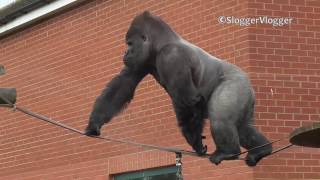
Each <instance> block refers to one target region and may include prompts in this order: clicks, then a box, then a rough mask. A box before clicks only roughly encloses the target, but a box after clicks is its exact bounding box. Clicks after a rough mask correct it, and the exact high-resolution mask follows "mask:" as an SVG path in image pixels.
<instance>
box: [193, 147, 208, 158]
mask: <svg viewBox="0 0 320 180" xmlns="http://www.w3.org/2000/svg"><path fill="white" fill-rule="evenodd" d="M207 150H208V147H207V145H204V146H203V145H201V146H198V147H197V148H195V151H196V153H197V154H198V155H199V156H203V155H205V154H206V153H207Z"/></svg>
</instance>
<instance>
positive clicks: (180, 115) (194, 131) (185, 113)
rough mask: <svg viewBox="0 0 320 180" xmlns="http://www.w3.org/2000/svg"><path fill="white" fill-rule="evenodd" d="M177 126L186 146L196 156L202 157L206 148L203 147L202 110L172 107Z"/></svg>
mask: <svg viewBox="0 0 320 180" xmlns="http://www.w3.org/2000/svg"><path fill="white" fill-rule="evenodd" d="M174 109H175V112H176V116H177V119H178V124H179V126H180V127H181V131H182V134H183V136H184V137H185V139H186V140H187V142H188V144H189V145H190V146H191V147H192V148H193V149H194V150H195V151H196V152H197V154H198V155H204V154H205V153H206V152H207V146H203V143H202V139H203V138H204V137H203V136H202V131H203V125H204V118H203V113H202V111H203V110H202V109H195V108H181V107H180V108H178V106H177V105H174Z"/></svg>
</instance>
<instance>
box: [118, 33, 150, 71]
mask: <svg viewBox="0 0 320 180" xmlns="http://www.w3.org/2000/svg"><path fill="white" fill-rule="evenodd" d="M126 44H127V50H126V52H125V55H124V57H123V60H124V64H125V65H126V66H128V67H130V68H133V69H139V68H141V67H143V66H144V65H146V64H147V63H148V62H147V61H148V59H149V57H150V49H151V48H150V42H149V39H148V38H147V36H146V35H145V34H144V33H142V32H141V31H139V30H137V29H134V28H130V29H129V31H128V33H127V35H126Z"/></svg>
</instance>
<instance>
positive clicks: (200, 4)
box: [0, 0, 320, 180]
mask: <svg viewBox="0 0 320 180" xmlns="http://www.w3.org/2000/svg"><path fill="white" fill-rule="evenodd" d="M273 1H275V2H281V3H283V4H275V5H273V4H271V3H272V2H273ZM273 1H272V0H263V1H262V0H256V2H255V1H254V0H248V2H247V1H241V0H228V1H224V2H222V1H219V0H207V1H204V0H203V1H199V0H197V1H192V0H189V1H173V0H171V1H169V0H168V1H155V0H153V1H124V0H119V1H91V2H90V3H87V4H85V5H82V6H80V7H78V8H74V9H73V10H71V11H67V12H65V13H63V14H60V15H57V16H55V17H53V18H51V19H48V20H46V21H43V22H41V23H38V24H36V25H34V26H32V27H29V28H27V29H25V30H23V31H20V32H18V33H15V34H13V35H10V36H8V37H6V38H4V39H0V62H1V63H2V64H4V65H5V66H6V69H7V75H6V76H1V77H0V83H1V86H12V87H16V88H17V90H18V104H20V105H21V106H25V107H28V108H30V109H32V110H34V111H36V112H40V113H43V114H46V115H48V116H50V117H52V118H55V119H58V120H60V121H61V122H63V123H65V124H68V125H70V126H73V127H76V128H79V129H84V127H85V125H86V123H87V118H88V115H89V113H90V111H91V107H92V104H93V102H94V99H95V97H96V96H97V95H98V94H99V93H100V91H101V89H102V88H103V87H104V85H105V84H106V82H108V81H109V80H110V79H111V78H112V77H113V76H115V74H117V73H118V72H119V71H120V69H121V67H122V66H123V65H122V60H121V59H122V53H123V52H124V48H125V45H124V43H123V42H124V34H125V32H126V30H127V28H128V26H129V23H130V22H131V20H132V18H133V17H134V16H135V15H136V14H137V13H140V12H142V11H143V10H145V9H148V10H150V11H151V12H152V13H154V14H156V15H159V16H161V17H162V18H163V19H164V20H165V21H166V22H168V24H169V25H170V26H171V27H173V28H174V29H175V30H176V32H178V33H179V34H181V35H182V36H183V37H184V38H185V39H187V40H189V41H190V42H192V43H194V44H196V45H198V46H200V47H202V48H203V49H205V50H206V51H208V52H209V53H211V54H213V55H215V56H217V57H219V58H222V59H225V60H228V61H230V62H232V63H235V64H237V65H239V66H241V67H242V68H243V69H245V70H246V71H247V72H248V73H249V75H250V77H251V79H252V81H253V84H254V86H255V89H256V91H257V113H256V117H257V121H256V124H257V125H258V128H259V129H261V130H262V131H263V132H264V133H265V134H266V135H267V136H268V137H269V138H271V139H278V138H281V137H284V136H286V135H288V133H289V132H290V131H291V130H292V129H294V128H295V127H298V126H300V125H304V124H307V123H310V122H312V121H318V119H317V118H318V115H317V114H318V113H319V108H318V107H319V106H318V104H319V103H317V102H319V90H318V89H319V87H318V86H319V81H318V80H319V74H317V73H319V69H317V67H318V64H319V62H318V61H319V49H320V46H319V41H317V40H319V39H320V34H319V18H318V20H315V19H316V18H317V17H320V16H316V15H317V14H316V13H318V14H319V13H320V12H319V4H318V5H317V6H316V4H310V3H312V1H311V0H309V1H306V2H305V1H294V2H290V3H291V4H292V6H288V5H289V4H290V3H289V2H288V1H283V0H281V1H280V0H279V1H278V0H273ZM301 2H303V5H296V4H295V3H301ZM277 8H278V9H277ZM279 8H280V9H279ZM289 11H290V12H291V11H292V13H291V14H290V12H289ZM304 11H307V12H304ZM280 12H281V13H283V12H284V13H285V14H279V13H280ZM294 12H296V13H294ZM298 12H300V13H298ZM270 13H271V14H270ZM277 13H278V14H277ZM301 13H302V14H303V13H304V14H303V15H301ZM264 14H267V15H275V16H278V15H280V16H291V17H294V18H295V21H294V24H293V25H291V26H290V27H282V28H279V27H277V28H272V27H270V25H257V26H250V27H239V26H235V25H221V24H219V23H218V21H217V17H219V16H221V15H226V16H232V15H233V16H237V17H248V16H255V15H264ZM301 16H303V17H301ZM305 19H306V20H305ZM310 19H311V20H310ZM313 19H314V20H313ZM299 24H300V25H299ZM279 33H280V34H279ZM316 38H318V39H316ZM270 52H272V53H271V54H266V53H270ZM286 53H287V54H286ZM305 62H307V63H305ZM288 67H290V68H288ZM271 88H272V89H273V92H274V94H273V96H272V95H271V94H270V89H271ZM0 113H1V117H0V121H1V125H0V135H1V138H0V139H1V143H0V179H23V180H25V179H93V178H96V179H108V178H109V175H110V174H117V173H122V172H128V171H136V170H141V169H147V168H153V167H158V166H167V165H173V164H174V163H175V159H174V157H175V155H174V154H170V153H164V152H158V151H150V150H144V149H141V148H137V147H133V146H129V145H125V144H117V143H106V142H101V141H99V140H94V139H89V138H86V137H79V136H78V135H76V134H73V133H71V132H68V131H66V130H63V129H60V128H57V127H54V126H52V125H48V124H46V123H44V122H41V121H38V120H36V119H32V118H30V117H28V116H26V115H23V114H21V113H19V112H16V113H13V112H11V111H8V110H7V109H0ZM103 135H108V136H112V137H115V138H119V139H121V138H127V139H130V140H135V141H137V142H142V143H150V144H156V145H160V146H170V147H171V146H176V147H181V148H184V149H190V147H189V146H188V145H187V144H186V142H185V140H184V139H183V137H182V136H181V134H180V132H179V129H178V127H177V123H176V120H175V116H174V113H173V111H172V107H171V104H170V100H169V98H168V95H167V94H166V93H165V92H164V90H163V89H162V88H161V87H160V86H159V85H158V84H156V82H155V81H154V80H153V78H152V77H150V76H148V77H146V78H145V79H144V80H143V81H142V83H141V84H140V85H139V87H138V89H137V91H136V95H135V99H134V100H133V101H132V103H131V104H130V106H129V107H128V108H127V109H126V110H125V111H124V112H123V113H122V114H120V115H119V116H117V117H116V118H114V119H113V121H112V122H111V123H110V124H108V125H107V126H105V127H104V129H103ZM205 135H206V136H207V137H210V133H209V131H208V123H207V126H206V131H205ZM205 142H206V143H207V144H208V145H209V151H210V152H212V151H214V146H213V143H212V140H211V138H208V139H207V140H205ZM282 144H286V142H282V143H281V144H277V146H279V145H282ZM319 156H320V152H319V151H317V150H310V149H306V148H304V149H302V148H294V149H290V150H289V151H286V152H283V153H280V154H278V155H274V156H272V157H270V158H268V159H266V160H263V161H262V162H261V164H259V166H258V167H256V168H248V167H246V165H245V163H244V162H242V161H233V162H224V163H222V164H221V165H219V166H214V165H212V164H210V163H209V162H208V160H206V159H199V158H193V157H187V156H185V157H184V158H183V162H184V165H183V168H184V169H183V172H184V176H185V178H186V179H187V180H189V179H190V180H194V179H215V180H216V179H230V180H238V179H239V180H240V179H243V180H250V179H254V178H257V179H262V178H268V179H290V178H291V179H312V178H313V179H315V178H320V175H319V174H317V172H319V168H320V163H319V159H320V158H319Z"/></svg>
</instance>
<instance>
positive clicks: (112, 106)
mask: <svg viewBox="0 0 320 180" xmlns="http://www.w3.org/2000/svg"><path fill="white" fill-rule="evenodd" d="M146 74H147V73H146V72H136V71H133V70H131V69H130V68H128V67H125V68H124V69H123V70H122V71H121V72H120V73H119V74H118V75H117V76H115V77H114V78H113V79H112V80H111V81H110V82H109V83H108V84H107V86H106V88H105V89H104V90H103V91H102V93H101V95H100V96H98V97H97V99H96V101H95V103H94V106H93V110H92V112H91V115H90V119H89V124H88V126H87V129H86V134H87V135H100V128H101V126H102V125H103V124H104V123H108V122H109V121H110V120H111V119H112V117H113V116H115V115H116V114H117V113H119V112H120V111H121V110H122V109H123V107H124V106H125V105H126V104H127V103H129V102H130V100H131V99H132V98H133V95H134V91H135V89H136V87H137V85H138V84H139V82H140V81H141V80H142V79H143V77H144V76H145V75H146Z"/></svg>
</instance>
